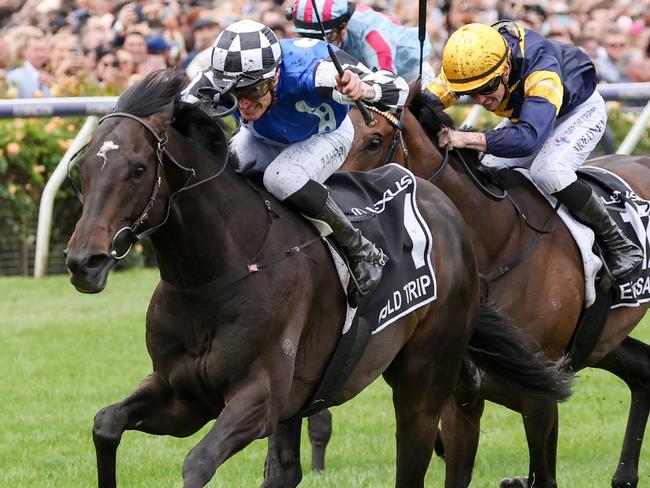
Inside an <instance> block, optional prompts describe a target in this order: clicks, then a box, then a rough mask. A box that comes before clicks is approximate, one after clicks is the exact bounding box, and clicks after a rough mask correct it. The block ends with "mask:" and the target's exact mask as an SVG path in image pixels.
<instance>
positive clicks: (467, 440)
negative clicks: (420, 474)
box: [439, 361, 485, 488]
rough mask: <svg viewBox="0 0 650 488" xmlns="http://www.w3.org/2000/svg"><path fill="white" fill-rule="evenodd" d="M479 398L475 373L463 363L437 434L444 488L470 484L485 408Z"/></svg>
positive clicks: (470, 366) (468, 364) (476, 371)
mask: <svg viewBox="0 0 650 488" xmlns="http://www.w3.org/2000/svg"><path fill="white" fill-rule="evenodd" d="M479 395H480V379H479V375H478V370H477V369H476V367H475V366H474V365H473V364H471V363H469V362H468V361H464V362H463V367H462V368H461V374H460V377H459V381H458V384H457V386H456V388H455V390H454V395H453V397H452V398H450V399H449V401H448V402H447V405H446V406H445V409H444V410H443V413H442V427H441V431H440V433H439V435H441V436H442V444H443V445H444V454H445V487H446V488H465V487H467V486H469V484H470V482H471V480H472V470H473V469H474V460H475V459H476V451H477V449H478V442H479V434H480V426H481V415H483V407H484V405H485V402H484V401H483V400H482V399H481V398H480V396H479Z"/></svg>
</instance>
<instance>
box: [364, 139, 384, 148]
mask: <svg viewBox="0 0 650 488" xmlns="http://www.w3.org/2000/svg"><path fill="white" fill-rule="evenodd" d="M383 145H384V140H383V139H382V138H381V137H380V136H373V137H372V138H371V139H370V141H368V144H366V151H369V152H377V151H379V150H380V149H381V148H382V146H383Z"/></svg>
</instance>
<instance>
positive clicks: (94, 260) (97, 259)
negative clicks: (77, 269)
mask: <svg viewBox="0 0 650 488" xmlns="http://www.w3.org/2000/svg"><path fill="white" fill-rule="evenodd" d="M108 261H110V257H109V256H108V254H93V255H92V256H90V257H89V258H88V264H87V266H88V268H101V267H104V266H105V265H106V264H107V263H108Z"/></svg>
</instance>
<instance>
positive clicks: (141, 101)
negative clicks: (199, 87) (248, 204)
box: [115, 69, 234, 157]
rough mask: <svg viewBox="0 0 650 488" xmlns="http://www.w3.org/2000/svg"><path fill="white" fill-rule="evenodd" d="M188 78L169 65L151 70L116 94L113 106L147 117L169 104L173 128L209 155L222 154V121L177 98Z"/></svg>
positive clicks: (223, 129)
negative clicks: (115, 102) (117, 96)
mask: <svg viewBox="0 0 650 488" xmlns="http://www.w3.org/2000/svg"><path fill="white" fill-rule="evenodd" d="M188 81H189V80H188V78H187V76H186V75H185V74H184V73H182V72H179V71H176V70H173V69H163V70H156V71H153V72H151V73H150V74H148V75H147V76H146V77H145V78H144V79H143V80H142V81H140V82H139V83H136V84H134V85H132V86H130V87H129V88H128V89H127V90H126V91H125V92H124V93H123V94H122V95H121V96H120V98H119V99H118V101H117V105H116V106H115V110H116V111H118V112H126V113H129V114H132V115H135V116H137V117H147V116H149V115H152V114H155V113H158V112H163V111H165V110H168V109H169V108H170V107H173V122H172V127H174V129H176V130H177V131H178V132H179V133H180V134H181V135H183V136H185V137H187V138H189V139H191V140H192V141H193V142H194V143H196V144H197V145H198V146H199V147H201V148H203V149H205V150H207V152H208V153H209V154H211V155H212V156H213V157H214V156H216V155H220V154H224V151H225V150H226V149H227V146H228V141H227V138H226V134H225V130H226V127H225V124H224V123H223V122H221V120H220V119H215V118H213V117H210V116H209V115H208V114H207V113H206V112H205V111H204V110H203V109H201V107H200V106H199V105H198V104H192V103H186V102H183V101H181V100H180V94H181V90H182V89H183V88H184V87H185V85H186V84H187V82H188ZM231 157H234V156H233V155H231Z"/></svg>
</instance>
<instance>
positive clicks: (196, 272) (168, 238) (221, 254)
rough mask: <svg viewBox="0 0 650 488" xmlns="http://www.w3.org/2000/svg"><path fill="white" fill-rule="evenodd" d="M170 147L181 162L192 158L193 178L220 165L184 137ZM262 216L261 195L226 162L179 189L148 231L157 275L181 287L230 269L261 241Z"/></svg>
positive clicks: (174, 174)
mask: <svg viewBox="0 0 650 488" xmlns="http://www.w3.org/2000/svg"><path fill="white" fill-rule="evenodd" d="M179 137H180V136H179ZM171 141H172V138H171V137H170V142H171ZM172 151H173V152H172ZM170 152H172V154H182V155H183V156H182V158H179V159H178V161H179V163H181V164H184V162H185V161H188V162H190V161H191V162H193V164H192V165H191V166H192V167H194V168H195V169H196V171H197V177H196V179H195V180H194V181H195V182H196V181H200V180H202V179H205V178H208V177H209V176H211V175H213V174H215V173H216V172H218V171H219V170H220V169H221V168H222V164H223V162H222V161H220V162H218V163H216V164H215V162H214V161H210V160H209V159H207V158H206V157H205V155H204V153H203V154H202V153H201V152H200V151H198V150H197V149H196V147H194V145H193V144H191V143H188V141H181V142H180V143H178V142H177V144H175V145H174V147H171V148H170ZM229 166H232V162H230V163H229ZM166 168H167V170H166V173H167V174H166V176H168V175H169V176H170V178H176V179H178V169H176V168H175V167H172V168H171V169H169V168H170V166H166ZM171 173H173V176H171ZM183 178H184V176H183ZM266 219H267V213H266V207H265V205H264V202H263V200H262V198H260V197H259V196H257V195H256V194H255V192H254V191H253V189H252V188H251V186H250V185H249V184H248V183H246V181H245V180H244V178H243V177H241V176H240V175H238V174H237V173H235V171H234V169H233V168H232V167H228V168H226V169H225V170H224V171H223V172H222V173H221V174H220V175H219V176H218V177H216V178H214V179H212V180H210V181H208V182H206V183H205V184H201V185H199V186H197V187H195V188H192V189H190V190H187V192H184V193H181V194H180V195H179V196H178V198H177V199H176V200H175V202H174V204H173V208H172V211H171V212H170V216H169V220H168V221H167V222H166V223H165V224H164V225H163V226H162V227H161V228H160V229H159V230H158V231H157V232H155V233H154V234H153V235H152V237H151V240H152V243H153V245H154V249H155V252H156V257H157V260H158V266H159V268H160V274H161V277H162V279H164V280H165V281H167V282H169V283H173V284H175V285H178V286H182V287H187V286H196V285H200V284H203V283H207V282H211V281H214V280H218V279H219V278H220V277H222V276H224V275H226V274H228V273H231V272H232V271H233V269H234V268H235V267H236V266H239V267H241V265H242V264H245V262H244V261H245V256H249V257H250V256H254V254H255V252H256V251H257V250H258V248H259V247H260V246H261V242H262V240H263V236H260V234H263V233H264V231H265V229H266V226H267V225H268V223H267V220H266ZM255 246H257V247H255Z"/></svg>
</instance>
